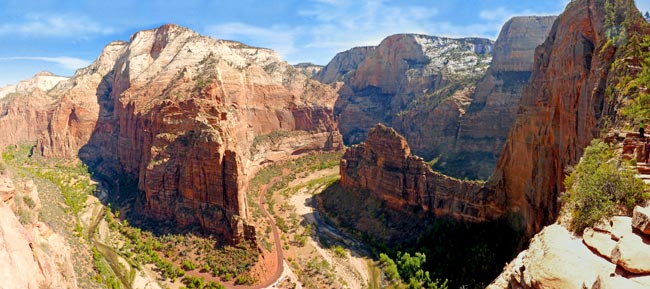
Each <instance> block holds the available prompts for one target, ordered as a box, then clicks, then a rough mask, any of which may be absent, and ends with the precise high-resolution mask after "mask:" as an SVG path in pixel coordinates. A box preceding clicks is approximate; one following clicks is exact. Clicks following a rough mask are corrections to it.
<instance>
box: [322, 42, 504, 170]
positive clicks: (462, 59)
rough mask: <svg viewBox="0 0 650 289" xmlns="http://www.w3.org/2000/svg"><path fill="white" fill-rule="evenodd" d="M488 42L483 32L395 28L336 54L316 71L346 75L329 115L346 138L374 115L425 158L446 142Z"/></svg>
mask: <svg viewBox="0 0 650 289" xmlns="http://www.w3.org/2000/svg"><path fill="white" fill-rule="evenodd" d="M492 50H493V42H492V41H490V40H487V39H479V38H463V39H450V38H441V37H432V36H425V35H410V34H398V35H393V36H390V37H388V38H386V39H384V40H383V41H382V42H381V44H379V46H377V47H361V48H355V49H352V50H349V51H346V52H343V53H340V54H338V55H337V56H336V57H335V58H334V59H333V60H332V61H331V62H330V63H329V64H328V65H327V66H326V67H325V68H324V69H323V70H322V71H321V73H320V74H319V75H318V77H317V79H319V80H320V81H323V82H326V83H331V82H334V81H343V82H344V83H345V85H344V86H342V87H341V89H340V90H339V94H340V95H341V97H340V98H339V100H338V101H337V103H336V106H335V115H336V117H337V120H338V122H339V128H340V130H341V133H342V134H343V139H344V140H345V142H346V143H347V144H355V143H359V142H361V141H363V140H364V139H365V137H366V134H367V132H368V130H369V129H371V128H372V127H374V126H375V125H376V124H377V123H379V122H381V123H385V124H387V125H389V126H391V127H394V128H395V129H396V130H397V131H398V132H400V133H401V134H403V135H404V136H405V137H406V139H408V140H409V144H410V145H411V147H412V148H413V150H414V151H415V152H417V154H418V155H421V156H423V157H424V158H425V159H432V158H434V157H437V156H438V155H440V154H441V153H443V152H445V151H448V150H450V149H451V147H453V141H454V138H455V135H456V132H457V130H458V128H457V127H458V125H457V124H458V121H459V117H460V115H461V114H462V113H464V110H465V109H466V108H467V106H468V105H469V103H470V98H469V96H470V95H471V93H472V91H473V88H472V87H471V85H467V84H468V83H473V82H474V81H476V80H477V79H480V78H481V77H483V76H484V75H485V72H486V70H487V67H488V64H489V62H490V59H491V53H492Z"/></svg>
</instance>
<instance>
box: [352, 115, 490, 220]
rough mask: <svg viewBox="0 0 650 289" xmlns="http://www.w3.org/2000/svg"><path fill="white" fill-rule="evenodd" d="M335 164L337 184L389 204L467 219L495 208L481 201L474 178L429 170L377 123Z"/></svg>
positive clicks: (484, 216) (487, 214)
mask: <svg viewBox="0 0 650 289" xmlns="http://www.w3.org/2000/svg"><path fill="white" fill-rule="evenodd" d="M340 169H341V185H342V186H343V187H347V188H360V189H365V190H369V191H371V192H372V193H373V194H374V195H375V196H377V197H379V198H380V199H383V200H386V201H387V205H388V206H389V207H392V208H394V209H405V208H408V207H411V208H412V207H417V208H420V209H422V210H423V211H425V212H431V213H434V214H435V215H438V216H453V217H454V218H457V219H460V220H467V221H480V220H485V219H488V218H492V217H493V216H495V215H497V214H498V213H499V212H498V211H495V210H494V208H493V207H491V206H490V203H487V202H484V201H483V200H485V199H486V196H484V195H483V192H481V191H480V188H481V184H480V183H477V182H464V181H460V180H457V179H454V178H450V177H447V176H445V175H442V174H440V173H437V172H434V171H432V170H431V168H430V166H429V164H427V163H426V162H425V161H424V160H423V159H422V158H420V157H417V156H414V155H411V149H410V148H409V145H408V144H407V143H406V140H405V139H404V137H402V136H400V135H399V134H397V132H396V131H395V130H393V129H392V128H388V127H386V126H384V125H382V124H379V125H377V126H376V127H375V128H373V129H371V130H370V132H369V133H368V137H367V138H366V141H365V142H364V143H361V144H358V145H354V146H352V147H350V148H348V149H347V151H346V152H345V155H344V156H343V159H342V160H341V165H340Z"/></svg>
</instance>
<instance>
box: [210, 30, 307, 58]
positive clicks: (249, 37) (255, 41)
mask: <svg viewBox="0 0 650 289" xmlns="http://www.w3.org/2000/svg"><path fill="white" fill-rule="evenodd" d="M205 32H206V34H208V35H210V36H213V37H216V38H219V39H226V40H231V39H243V41H244V42H245V43H246V44H249V45H256V46H261V47H266V48H272V49H274V50H275V51H276V52H278V53H279V54H280V55H282V56H283V57H287V55H289V54H291V53H293V52H294V51H295V50H296V49H297V48H296V47H295V38H296V34H297V31H296V30H295V29H292V28H289V27H287V26H271V27H258V26H253V25H249V24H246V23H239V22H234V23H225V24H219V25H212V26H208V27H207V28H206V29H205Z"/></svg>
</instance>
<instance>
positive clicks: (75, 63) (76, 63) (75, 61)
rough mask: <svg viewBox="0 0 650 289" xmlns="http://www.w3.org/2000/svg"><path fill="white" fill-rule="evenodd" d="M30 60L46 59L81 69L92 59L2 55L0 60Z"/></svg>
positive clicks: (66, 66) (46, 60) (65, 66)
mask: <svg viewBox="0 0 650 289" xmlns="http://www.w3.org/2000/svg"><path fill="white" fill-rule="evenodd" d="M12 60H28V61H45V62H52V63H56V64H58V65H60V66H62V67H63V68H66V69H72V70H74V69H79V68H82V67H86V66H88V65H90V61H88V60H84V59H79V58H75V57H66V56H62V57H41V56H14V57H0V61H12Z"/></svg>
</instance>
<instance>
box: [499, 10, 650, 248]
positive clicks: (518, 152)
mask: <svg viewBox="0 0 650 289" xmlns="http://www.w3.org/2000/svg"><path fill="white" fill-rule="evenodd" d="M607 1H610V0H607ZM603 2H604V0H579V1H572V2H571V3H569V5H568V6H567V9H566V10H565V11H564V13H562V15H561V16H560V17H559V18H558V19H557V20H556V22H555V24H554V25H553V28H552V30H551V32H550V34H549V37H548V38H547V40H546V41H545V42H544V44H543V45H542V46H540V47H539V48H538V49H537V50H536V53H535V65H534V69H533V73H532V76H531V81H530V84H529V85H528V87H527V88H526V89H524V94H523V96H522V99H521V102H520V108H519V112H518V114H517V120H516V122H515V124H514V126H513V128H512V130H511V132H510V134H509V136H508V140H507V142H506V145H505V148H504V150H503V153H502V154H501V157H500V159H499V162H498V164H497V168H496V171H495V173H494V174H493V175H492V177H491V178H490V181H489V182H488V184H487V186H486V187H487V189H489V190H492V191H493V192H494V193H495V195H496V196H495V199H497V200H502V201H503V204H502V205H503V206H504V207H506V208H507V210H508V211H509V212H511V213H512V214H515V215H519V216H520V217H521V221H522V222H521V224H523V225H524V228H522V230H524V231H525V232H526V235H528V236H532V235H533V234H534V233H536V232H538V231H540V230H541V229H542V227H543V226H544V225H547V224H550V223H553V222H554V221H555V219H556V217H557V216H558V212H559V202H558V197H559V194H560V192H562V191H563V180H564V171H565V169H566V168H567V167H569V166H572V165H575V164H576V163H577V162H578V160H579V158H580V157H581V156H582V153H583V151H584V148H585V147H586V146H587V145H589V143H590V141H591V140H592V139H593V138H594V137H596V136H598V134H599V133H600V129H601V128H602V127H603V125H604V124H605V123H607V122H610V123H611V122H613V119H614V117H615V115H616V113H617V112H616V107H618V106H619V105H620V103H619V101H620V99H619V98H618V97H607V96H606V93H605V92H606V88H607V87H614V86H615V85H616V83H617V81H618V77H616V76H617V75H621V74H627V75H634V73H635V72H634V69H628V68H629V67H634V61H638V59H637V60H635V59H634V58H626V57H624V54H625V53H626V52H625V51H626V50H627V49H621V48H623V47H625V45H626V44H624V43H618V44H613V43H614V42H612V40H611V39H609V38H608V36H607V32H606V31H607V29H610V28H611V27H605V25H604V24H605V17H606V15H605V14H606V13H605V9H604V4H603ZM610 3H611V4H612V5H613V7H615V8H614V9H615V14H618V15H622V16H623V17H616V19H614V21H615V22H613V25H619V24H621V25H633V26H634V27H635V29H629V30H627V38H626V39H632V38H639V37H640V35H641V34H643V33H648V32H650V31H647V29H648V27H647V24H646V23H645V22H643V20H642V19H641V18H640V14H639V13H634V12H630V11H635V10H633V9H635V8H634V2H633V1H610ZM637 14H639V15H637ZM623 20H625V24H622V21H623ZM616 21H621V22H616ZM641 22H643V23H641ZM644 31H647V32H644ZM630 45H632V44H630ZM617 59H620V60H621V61H623V62H626V61H627V62H630V63H627V64H629V65H627V64H623V65H612V63H613V62H614V61H615V60H617Z"/></svg>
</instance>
